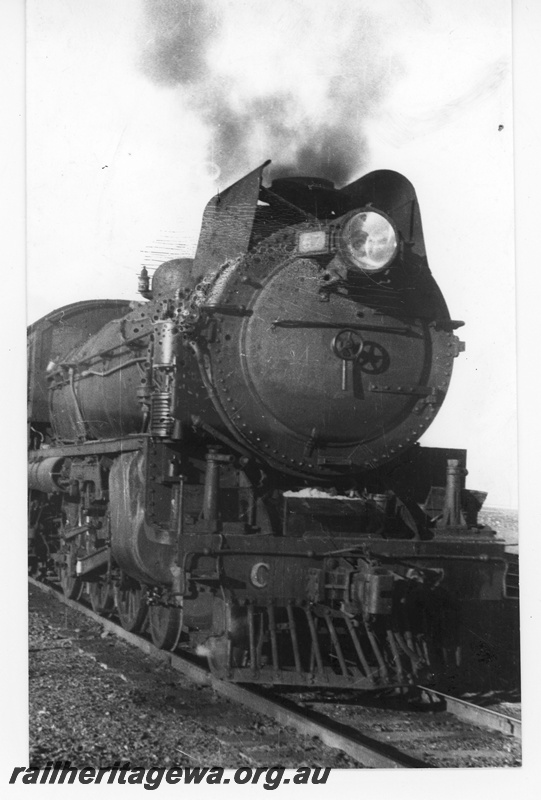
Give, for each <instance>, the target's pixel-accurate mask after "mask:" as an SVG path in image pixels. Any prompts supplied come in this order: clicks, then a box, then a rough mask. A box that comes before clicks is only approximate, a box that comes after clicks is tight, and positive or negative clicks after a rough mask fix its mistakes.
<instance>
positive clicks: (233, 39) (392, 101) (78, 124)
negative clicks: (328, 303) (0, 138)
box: [27, 0, 518, 507]
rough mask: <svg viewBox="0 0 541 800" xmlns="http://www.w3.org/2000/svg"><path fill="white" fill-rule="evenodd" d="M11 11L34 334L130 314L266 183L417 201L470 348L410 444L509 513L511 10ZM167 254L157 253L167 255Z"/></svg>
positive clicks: (416, 0)
mask: <svg viewBox="0 0 541 800" xmlns="http://www.w3.org/2000/svg"><path fill="white" fill-rule="evenodd" d="M335 10H336V4H331V3H328V2H325V1H324V0H315V1H314V0H274V2H273V3H272V4H268V3H259V2H256V0H221V2H214V3H212V4H210V3H208V4H206V3H205V2H188V0H186V2H178V1H177V0H153V2H152V3H150V4H147V3H146V2H144V1H143V0H115V2H110V0H94V2H92V3H81V2H80V0H47V3H43V2H38V1H37V0H28V2H27V289H28V321H29V322H31V321H33V320H35V319H37V318H39V317H41V316H42V315H44V314H46V313H47V312H49V311H51V310H52V309H54V308H58V307H59V306H61V305H64V304H66V303H70V302H74V301H77V300H84V299H89V298H101V297H103V298H105V297H118V298H129V299H136V298H137V294H136V275H137V273H138V271H139V270H140V268H141V265H142V264H143V263H145V264H147V265H148V266H150V267H151V268H153V267H155V266H157V265H158V263H159V260H158V259H157V257H156V256H155V255H154V254H153V250H154V249H158V248H163V247H165V249H166V250H167V251H168V253H169V254H170V256H171V257H174V256H176V255H192V254H193V252H194V250H195V246H196V243H197V236H198V233H199V225H200V220H201V214H202V210H203V208H204V205H205V203H206V202H207V201H208V199H210V197H211V196H212V195H213V194H215V193H216V191H217V190H220V189H223V188H225V187H226V186H227V185H229V184H230V183H231V182H233V181H234V180H236V179H238V178H239V177H241V176H242V175H243V174H245V173H246V172H248V171H249V170H250V169H253V168H254V167H256V166H257V165H259V164H260V163H262V162H263V161H265V160H266V159H268V158H270V159H272V162H273V163H272V168H271V170H272V171H273V172H272V171H271V175H272V174H275V175H276V174H283V173H287V172H288V171H289V172H290V173H291V174H295V172H296V173H297V174H299V173H302V174H307V172H308V171H309V170H310V171H312V174H320V175H322V176H324V177H330V178H332V179H334V180H335V181H336V183H337V185H344V184H345V183H348V182H350V181H351V180H354V179H355V178H357V177H359V176H360V175H362V174H364V173H367V172H369V171H371V170H373V169H394V170H397V171H399V172H401V173H403V174H404V175H406V176H407V177H408V178H409V179H410V180H411V182H412V183H413V184H414V186H415V188H416V191H417V195H418V198H419V202H420V207H421V214H422V218H423V228H424V234H425V241H426V245H427V252H428V259H429V264H430V267H431V270H432V272H433V274H434V276H435V278H436V280H437V281H438V283H439V285H440V287H441V289H442V291H443V293H444V295H445V297H446V299H447V302H448V305H449V308H450V312H451V316H452V317H453V318H454V319H461V320H464V321H465V322H466V325H465V327H464V328H461V329H460V331H459V335H460V337H461V338H462V339H463V340H465V341H466V351H465V353H462V354H461V355H460V356H459V358H458V359H457V360H456V362H455V371H454V375H453V380H452V382H451V388H450V390H449V393H448V396H447V399H446V401H445V403H444V406H443V408H442V410H441V411H440V412H439V414H438V416H437V418H436V420H435V422H434V423H433V425H432V426H431V428H430V429H429V431H428V432H427V433H426V434H425V436H424V437H423V439H422V443H423V444H426V445H430V446H442V447H458V448H467V450H468V469H469V477H468V486H469V487H470V488H472V489H479V490H484V491H488V493H489V498H488V500H487V505H491V506H506V507H516V506H517V502H518V500H517V477H516V475H517V456H516V428H517V422H516V357H515V351H516V338H515V326H516V322H515V294H514V292H515V263H514V240H513V233H514V230H513V213H514V208H513V160H512V159H513V125H512V122H513V118H512V70H511V4H510V2H509V0H467V2H466V0H426V1H425V0H379V2H378V3H373V2H364V0H342V2H341V3H340V13H339V14H336V13H335ZM163 242H165V245H163V244H161V243H163Z"/></svg>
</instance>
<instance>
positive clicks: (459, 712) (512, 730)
mask: <svg viewBox="0 0 541 800" xmlns="http://www.w3.org/2000/svg"><path fill="white" fill-rule="evenodd" d="M418 688H419V689H421V691H423V692H425V693H426V694H427V695H428V696H429V697H430V698H431V699H434V700H439V701H440V702H441V701H442V700H443V702H444V703H445V710H446V711H448V712H449V714H452V715H453V716H455V717H458V718H459V719H461V720H464V721H465V722H473V723H474V725H480V726H482V727H485V728H490V729H491V730H494V731H500V732H501V733H506V734H509V735H511V736H515V737H516V738H517V739H520V738H521V737H522V722H521V720H520V719H517V718H516V717H511V716H509V715H508V714H502V713H501V712H500V711H494V710H492V709H491V708H485V707H484V706H478V705H476V704H475V703H470V702H469V701H468V700H463V699H462V698H460V697H453V696H452V695H449V694H444V693H443V692H437V691H435V690H434V689H429V688H427V687H426V686H419V687H418Z"/></svg>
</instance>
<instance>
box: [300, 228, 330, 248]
mask: <svg viewBox="0 0 541 800" xmlns="http://www.w3.org/2000/svg"><path fill="white" fill-rule="evenodd" d="M298 252H299V253H321V252H327V231H302V232H301V233H299V239H298Z"/></svg>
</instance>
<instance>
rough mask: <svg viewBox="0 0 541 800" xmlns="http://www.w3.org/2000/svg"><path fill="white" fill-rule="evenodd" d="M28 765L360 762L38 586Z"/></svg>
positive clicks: (33, 609)
mask: <svg viewBox="0 0 541 800" xmlns="http://www.w3.org/2000/svg"><path fill="white" fill-rule="evenodd" d="M29 639H30V641H29V646H30V676H29V677H30V764H31V765H32V766H34V767H43V766H45V764H46V762H47V761H55V760H68V761H70V762H71V764H72V766H74V767H98V766H111V765H112V764H113V763H114V762H115V761H121V762H122V763H125V762H126V761H129V762H130V764H131V766H132V767H166V768H167V767H171V766H178V767H185V766H190V767H193V766H197V765H199V766H201V765H203V766H215V767H224V768H233V767H234V768H236V767H242V766H247V767H248V766H249V767H253V766H264V767H272V766H283V767H292V768H298V767H302V766H309V767H317V766H319V767H333V768H346V767H355V768H359V765H358V764H357V763H356V762H354V761H353V760H352V759H350V758H348V757H347V756H345V755H343V754H342V753H341V752H339V751H337V750H332V749H330V748H327V747H325V745H323V744H321V743H320V742H319V741H318V740H317V739H311V738H309V737H303V736H301V735H299V734H296V733H295V732H294V731H290V730H284V729H283V728H281V727H280V726H279V725H278V724H277V723H274V722H273V721H272V720H269V719H268V718H266V717H264V716H262V715H258V714H255V713H253V712H250V711H249V710H247V709H244V708H242V707H240V706H237V705H234V704H233V703H231V702H229V701H228V700H226V699H225V698H222V697H220V696H219V695H217V694H216V693H215V692H213V690H212V689H210V688H209V687H205V686H197V685H195V684H193V683H190V682H189V681H188V680H187V679H186V678H184V676H182V675H181V674H179V673H178V672H175V671H173V670H172V669H170V668H169V667H166V666H163V665H160V664H157V663H156V662H155V661H153V660H152V659H151V658H150V657H149V656H146V655H144V654H143V653H141V652H140V651H139V650H137V649H136V648H134V647H132V646H130V645H128V644H126V643H125V642H123V641H121V640H118V639H116V638H115V637H113V636H108V635H107V636H104V634H103V632H102V629H101V627H100V626H99V625H98V624H96V623H94V622H92V621H90V620H88V619H87V618H85V617H84V616H83V615H81V614H78V613H77V612H74V611H72V610H70V609H67V608H66V607H65V606H62V605H60V604H59V603H58V602H57V601H56V600H55V599H54V598H52V597H48V596H46V595H44V594H43V593H42V592H40V591H39V590H38V589H35V588H33V587H31V588H30V598H29Z"/></svg>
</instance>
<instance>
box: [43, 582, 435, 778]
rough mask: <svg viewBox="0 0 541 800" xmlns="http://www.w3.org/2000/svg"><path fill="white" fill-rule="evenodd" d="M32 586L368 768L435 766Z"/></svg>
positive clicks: (197, 679) (193, 677) (222, 692)
mask: <svg viewBox="0 0 541 800" xmlns="http://www.w3.org/2000/svg"><path fill="white" fill-rule="evenodd" d="M28 582H29V584H30V585H31V586H34V587H35V588H36V589H39V590H40V591H42V592H43V593H45V594H48V595H50V596H51V597H55V598H56V599H57V600H58V601H59V602H60V603H62V604H63V605H65V606H67V607H68V608H71V609H73V610H74V611H77V612H78V613H80V614H83V615H84V616H86V617H88V618H89V619H91V620H93V621H94V622H97V623H98V624H99V625H101V626H102V627H103V629H104V630H105V631H108V632H109V633H112V634H114V635H115V636H118V638H120V639H123V640H124V641H125V642H128V643H129V644H131V645H133V646H134V647H137V648H138V649H139V650H141V651H142V652H144V653H145V654H147V655H149V656H151V657H152V658H154V659H155V660H156V661H160V662H161V663H164V664H166V665H169V666H171V667H172V668H173V669H174V670H177V671H178V672H182V673H183V674H184V675H185V676H186V677H187V678H188V679H190V680H192V681H193V682H194V683H198V684H204V685H206V686H210V687H211V688H212V689H213V690H214V691H216V692H218V694H220V695H222V696H223V697H227V698H228V699H230V700H232V701H233V702H236V703H240V704H242V705H244V706H246V707H247V708H250V709H251V710H252V711H255V712H257V713H259V714H264V715H266V716H268V717H271V718H272V719H274V720H275V721H276V722H278V723H279V724H281V725H285V726H289V727H291V728H294V729H295V730H296V731H297V732H299V733H301V734H302V735H304V736H315V737H317V738H318V739H320V740H321V741H322V742H323V744H325V745H327V746H328V747H332V748H335V749H338V750H341V751H342V752H344V753H346V754H347V755H349V756H351V758H353V759H355V761H357V762H358V763H359V764H360V765H362V766H363V767H369V768H372V769H398V768H404V767H406V768H421V767H429V766H431V765H429V764H427V763H426V762H424V761H421V760H420V759H418V758H414V757H413V756H409V755H408V754H407V753H402V752H401V751H400V750H398V749H397V748H395V747H394V746H392V745H390V744H386V743H385V742H381V741H379V740H377V739H374V738H372V737H371V736H369V735H366V734H364V733H362V732H359V731H356V730H353V729H351V728H349V727H348V726H346V725H342V724H341V723H339V722H336V721H335V720H331V719H328V718H327V717H325V716H324V715H323V714H319V713H318V712H314V711H308V710H306V709H302V710H300V709H299V708H298V707H297V706H295V704H294V703H292V702H289V701H288V700H286V699H283V698H276V697H272V696H270V695H269V694H268V693H267V692H265V691H263V690H260V689H257V688H247V687H246V686H241V685H239V684H235V683H227V682H226V681H222V680H220V679H218V678H216V677H214V676H213V675H212V674H211V673H210V672H209V670H208V669H206V668H205V667H202V666H201V665H200V664H197V663H194V661H192V660H191V659H189V658H186V657H183V656H180V655H178V654H176V653H170V652H167V651H166V650H160V649H159V648H157V647H156V646H155V645H153V644H152V643H151V642H149V641H148V640H147V639H143V638H142V637H141V636H138V635H136V634H133V633H130V632H129V631H126V630H125V629H124V628H122V626H121V625H118V624H117V623H116V622H114V621H113V620H111V619H107V618H106V617H102V616H100V615H99V614H97V613H96V612H95V611H92V610H91V609H90V608H87V607H86V606H84V605H82V604H80V603H78V602H76V601H75V600H70V599H68V598H67V597H64V595H62V594H61V593H60V592H59V591H58V590H57V589H55V588H54V587H53V586H51V585H48V584H44V583H41V582H40V581H37V580H35V579H34V578H32V577H30V576H29V577H28Z"/></svg>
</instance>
